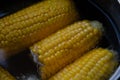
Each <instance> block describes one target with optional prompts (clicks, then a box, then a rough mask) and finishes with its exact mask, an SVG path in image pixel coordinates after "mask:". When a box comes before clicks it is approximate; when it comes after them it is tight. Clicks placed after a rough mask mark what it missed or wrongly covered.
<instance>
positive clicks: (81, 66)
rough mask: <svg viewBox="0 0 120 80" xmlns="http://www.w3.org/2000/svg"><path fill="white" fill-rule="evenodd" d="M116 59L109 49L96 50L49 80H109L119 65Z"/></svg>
mask: <svg viewBox="0 0 120 80" xmlns="http://www.w3.org/2000/svg"><path fill="white" fill-rule="evenodd" d="M114 57H115V56H114V54H113V53H112V52H111V51H109V50H107V49H102V48H98V49H94V50H92V51H90V52H88V53H87V54H85V55H84V56H82V57H81V58H79V59H77V60H76V61H75V62H73V63H72V64H70V65H68V66H66V67H65V68H64V69H62V70H61V71H60V72H58V73H57V74H56V75H55V76H53V77H51V78H50V79H49V80H108V78H109V77H110V75H111V74H112V73H113V71H114V70H115V68H116V67H117V64H118V62H117V61H116V60H115V59H114Z"/></svg>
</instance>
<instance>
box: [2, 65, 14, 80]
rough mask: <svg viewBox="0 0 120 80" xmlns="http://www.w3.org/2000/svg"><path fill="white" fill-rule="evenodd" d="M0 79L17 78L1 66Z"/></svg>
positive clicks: (9, 79) (10, 79)
mask: <svg viewBox="0 0 120 80" xmlns="http://www.w3.org/2000/svg"><path fill="white" fill-rule="evenodd" d="M0 80H16V79H15V78H14V77H13V76H12V75H11V74H10V73H8V72H7V71H6V70H4V69H3V68H2V67H0Z"/></svg>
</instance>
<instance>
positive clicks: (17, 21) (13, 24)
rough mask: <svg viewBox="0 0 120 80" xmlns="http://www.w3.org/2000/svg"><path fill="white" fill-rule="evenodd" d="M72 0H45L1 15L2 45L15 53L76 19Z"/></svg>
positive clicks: (0, 39) (9, 51) (4, 48)
mask: <svg viewBox="0 0 120 80" xmlns="http://www.w3.org/2000/svg"><path fill="white" fill-rule="evenodd" d="M77 19H78V13H77V12H76V10H75V7H74V3H73V2H72V1H71V0H45V1H42V2H39V3H37V4H34V5H33V6H30V7H28V8H25V9H23V10H21V11H18V12H16V13H14V14H11V15H10V16H6V17H4V18H2V19H0V49H3V50H4V51H5V52H6V53H9V54H6V55H5V56H11V55H13V54H14V53H17V52H19V51H21V50H23V49H25V48H27V47H29V46H30V45H32V44H33V43H35V42H36V41H39V40H41V39H43V38H45V37H46V36H48V35H50V34H51V33H53V32H55V31H57V30H58V29H60V28H62V27H64V26H66V25H68V24H70V23H72V22H74V21H76V20H77Z"/></svg>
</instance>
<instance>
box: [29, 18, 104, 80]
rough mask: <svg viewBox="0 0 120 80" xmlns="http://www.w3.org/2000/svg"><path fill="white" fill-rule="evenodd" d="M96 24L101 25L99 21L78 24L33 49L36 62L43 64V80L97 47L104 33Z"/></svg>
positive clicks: (43, 41) (57, 33) (34, 46)
mask: <svg viewBox="0 0 120 80" xmlns="http://www.w3.org/2000/svg"><path fill="white" fill-rule="evenodd" d="M94 24H99V27H100V25H101V24H100V23H99V22H97V21H93V22H90V21H87V20H84V21H80V22H76V23H74V24H72V25H70V26H68V27H66V28H64V29H62V30H60V31H58V32H56V33H55V34H53V35H51V36H49V37H48V38H46V39H44V40H42V41H40V42H38V43H36V44H34V45H33V46H32V47H31V51H32V54H33V56H34V59H35V61H36V62H37V61H38V62H39V63H41V64H42V65H41V66H40V72H41V73H40V74H41V77H42V79H43V80H44V79H47V78H49V77H50V76H51V75H53V74H55V73H56V72H58V71H59V70H60V69H62V68H63V67H65V66H66V65H67V64H69V63H71V62H72V61H73V60H75V59H77V58H78V57H80V56H81V55H82V54H83V53H84V52H86V51H88V50H89V49H91V48H93V47H95V45H96V44H97V43H98V40H99V39H100V37H101V35H102V32H101V30H100V29H98V26H93V25H94ZM38 62H37V63H38Z"/></svg>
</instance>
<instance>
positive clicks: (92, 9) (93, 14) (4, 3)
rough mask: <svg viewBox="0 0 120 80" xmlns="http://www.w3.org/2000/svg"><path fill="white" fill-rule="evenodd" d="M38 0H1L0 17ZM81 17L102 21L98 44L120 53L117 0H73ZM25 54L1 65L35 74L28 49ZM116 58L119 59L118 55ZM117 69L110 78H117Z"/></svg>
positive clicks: (15, 70) (17, 73) (16, 71)
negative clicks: (103, 32)
mask: <svg viewBox="0 0 120 80" xmlns="http://www.w3.org/2000/svg"><path fill="white" fill-rule="evenodd" d="M38 1H40V0H1V1H0V17H1V18H2V17H4V16H6V15H9V14H11V13H14V12H16V11H18V10H20V9H22V8H24V7H27V6H29V5H31V4H34V3H36V2H38ZM74 1H75V4H76V8H77V9H78V11H79V13H80V15H81V16H82V18H81V19H89V20H98V21H100V22H102V23H103V26H104V28H105V35H104V37H103V39H102V41H101V42H100V46H101V47H104V48H110V49H114V50H116V51H117V52H118V53H120V4H119V2H118V1H117V0H74ZM22 53H25V54H18V55H16V56H15V57H12V58H10V59H9V60H8V61H6V62H7V63H6V64H3V66H4V67H5V68H6V69H7V70H8V71H10V72H11V73H12V74H13V75H15V76H21V75H20V74H19V73H22V74H26V73H27V74H29V73H32V74H35V75H38V74H37V73H36V71H37V67H36V64H35V63H34V62H33V61H32V60H31V58H30V56H28V55H29V54H26V53H30V52H29V50H26V51H23V52H22ZM118 59H120V58H119V57H118ZM119 72H120V71H119V69H118V70H117V71H116V74H115V75H113V77H112V78H111V79H110V80H118V78H119V76H120V75H119Z"/></svg>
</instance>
